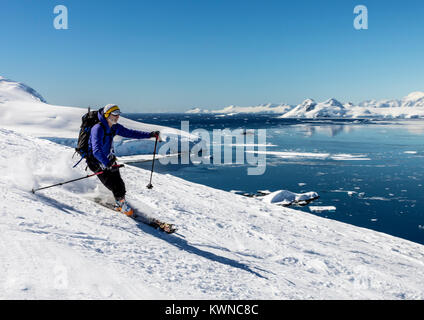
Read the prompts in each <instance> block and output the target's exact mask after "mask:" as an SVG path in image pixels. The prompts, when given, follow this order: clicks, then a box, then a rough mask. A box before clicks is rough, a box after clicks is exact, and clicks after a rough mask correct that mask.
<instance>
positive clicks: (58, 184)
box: [31, 164, 124, 193]
mask: <svg viewBox="0 0 424 320" xmlns="http://www.w3.org/2000/svg"><path fill="white" fill-rule="evenodd" d="M123 166H124V165H123V164H115V165H113V166H112V168H122V167H123ZM103 173H105V171H100V172H96V173H93V174H89V175H87V176H85V177H81V178H77V179H73V180H69V181H65V182H61V183H56V184H53V185H51V186H47V187H42V188H38V189H32V190H31V192H32V193H35V192H36V191H40V190H44V189H48V188H52V187H57V186H61V185H64V184H67V183H70V182H74V181H78V180H82V179H87V178H90V177H93V176H98V175H100V174H103Z"/></svg>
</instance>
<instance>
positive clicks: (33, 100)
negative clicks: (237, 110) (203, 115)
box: [0, 77, 194, 155]
mask: <svg viewBox="0 0 424 320" xmlns="http://www.w3.org/2000/svg"><path fill="white" fill-rule="evenodd" d="M0 108H1V110H2V112H1V113H0V128H5V129H11V130H18V131H19V132H21V133H25V134H28V135H32V136H36V137H42V138H48V139H50V140H53V141H55V142H58V143H62V144H65V145H74V146H76V142H77V139H78V133H79V128H80V126H81V117H82V116H83V115H84V114H85V113H86V112H87V109H85V108H76V107H65V106H54V105H49V104H47V103H46V102H45V100H44V98H43V97H42V96H41V95H40V94H39V93H37V92H36V91H35V90H34V89H32V88H30V87H28V86H27V85H25V84H22V83H19V82H15V81H12V80H8V79H5V78H3V77H0ZM93 109H94V108H93ZM121 111H122V112H125V108H124V107H122V108H121ZM119 123H121V124H122V125H124V126H126V127H128V128H131V129H136V130H142V131H148V132H150V131H156V130H159V131H160V132H161V136H162V138H163V139H164V140H166V139H167V137H169V138H170V139H194V137H193V136H191V135H190V134H189V133H186V132H183V131H181V130H176V129H173V128H169V127H163V126H158V125H153V124H146V123H140V122H137V121H133V120H130V119H126V118H125V117H120V120H119ZM153 145H154V139H149V140H129V139H121V138H120V137H118V136H117V137H116V138H115V150H116V152H117V154H118V155H134V154H146V153H148V154H151V153H152V151H153ZM159 147H160V145H159Z"/></svg>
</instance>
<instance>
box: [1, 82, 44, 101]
mask: <svg viewBox="0 0 424 320" xmlns="http://www.w3.org/2000/svg"><path fill="white" fill-rule="evenodd" d="M8 101H29V102H44V103H47V102H46V100H44V98H43V97H42V96H41V94H39V93H38V92H37V91H35V90H34V89H32V88H30V87H28V86H27V85H25V84H23V83H20V82H16V81H13V80H9V79H6V78H4V77H2V76H0V103H2V104H4V103H6V102H8Z"/></svg>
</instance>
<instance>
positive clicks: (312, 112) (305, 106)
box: [281, 99, 346, 118]
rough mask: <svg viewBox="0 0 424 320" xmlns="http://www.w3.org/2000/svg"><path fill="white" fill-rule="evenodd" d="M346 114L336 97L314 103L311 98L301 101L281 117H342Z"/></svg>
mask: <svg viewBox="0 0 424 320" xmlns="http://www.w3.org/2000/svg"><path fill="white" fill-rule="evenodd" d="M345 115H346V108H345V107H344V106H343V104H342V103H341V102H339V101H337V100H336V99H328V100H327V101H324V102H321V103H316V102H315V101H314V100H312V99H307V100H305V101H303V102H302V103H301V104H300V105H298V106H297V107H295V108H294V109H292V110H290V111H288V112H287V113H285V114H284V115H282V116H281V117H282V118H342V117H344V116H345Z"/></svg>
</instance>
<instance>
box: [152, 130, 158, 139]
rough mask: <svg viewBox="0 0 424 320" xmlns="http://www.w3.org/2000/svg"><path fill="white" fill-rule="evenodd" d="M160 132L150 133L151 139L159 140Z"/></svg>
mask: <svg viewBox="0 0 424 320" xmlns="http://www.w3.org/2000/svg"><path fill="white" fill-rule="evenodd" d="M159 135H160V131H152V132H150V138H153V137H156V138H159Z"/></svg>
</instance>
